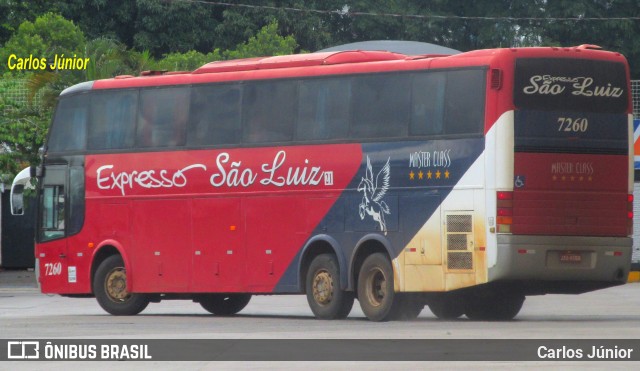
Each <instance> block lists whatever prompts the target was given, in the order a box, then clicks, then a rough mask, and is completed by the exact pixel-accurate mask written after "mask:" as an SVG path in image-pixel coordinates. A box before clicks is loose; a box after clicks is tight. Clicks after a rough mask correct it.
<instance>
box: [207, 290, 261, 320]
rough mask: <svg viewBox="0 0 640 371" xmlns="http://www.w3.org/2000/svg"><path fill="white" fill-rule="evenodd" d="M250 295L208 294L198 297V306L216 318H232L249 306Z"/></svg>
mask: <svg viewBox="0 0 640 371" xmlns="http://www.w3.org/2000/svg"><path fill="white" fill-rule="evenodd" d="M250 300H251V294H208V295H203V296H202V297H200V299H199V301H200V305H201V306H202V308H204V309H205V310H206V311H207V312H209V313H211V314H215V315H217V316H233V315H234V314H237V313H238V312H240V311H241V310H243V309H244V307H246V306H247V304H249V301H250Z"/></svg>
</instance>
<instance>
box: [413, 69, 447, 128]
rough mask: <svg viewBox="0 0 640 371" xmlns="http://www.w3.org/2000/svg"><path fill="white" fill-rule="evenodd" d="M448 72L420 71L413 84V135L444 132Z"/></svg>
mask: <svg viewBox="0 0 640 371" xmlns="http://www.w3.org/2000/svg"><path fill="white" fill-rule="evenodd" d="M446 81H447V80H446V74H445V73H442V72H434V73H420V74H415V75H414V76H413V83H412V85H411V97H412V110H411V127H410V134H411V135H438V134H442V122H443V118H444V92H445V86H446Z"/></svg>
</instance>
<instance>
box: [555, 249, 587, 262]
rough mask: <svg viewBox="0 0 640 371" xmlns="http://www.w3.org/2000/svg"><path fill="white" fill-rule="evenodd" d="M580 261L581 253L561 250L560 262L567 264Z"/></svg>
mask: <svg viewBox="0 0 640 371" xmlns="http://www.w3.org/2000/svg"><path fill="white" fill-rule="evenodd" d="M581 262H582V255H581V254H580V253H575V252H569V251H568V252H561V253H560V263H567V264H580V263H581Z"/></svg>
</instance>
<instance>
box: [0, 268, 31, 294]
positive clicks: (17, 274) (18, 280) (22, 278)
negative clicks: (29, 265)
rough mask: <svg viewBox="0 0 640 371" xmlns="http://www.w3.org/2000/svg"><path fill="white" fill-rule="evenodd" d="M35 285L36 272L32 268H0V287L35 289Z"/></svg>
mask: <svg viewBox="0 0 640 371" xmlns="http://www.w3.org/2000/svg"><path fill="white" fill-rule="evenodd" d="M37 287H38V284H37V283H36V274H35V272H34V271H33V269H28V270H27V269H2V268H0V288H25V289H27V288H34V289H36V288H37Z"/></svg>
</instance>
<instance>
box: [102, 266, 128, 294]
mask: <svg viewBox="0 0 640 371" xmlns="http://www.w3.org/2000/svg"><path fill="white" fill-rule="evenodd" d="M104 285H105V292H106V293H107V296H108V297H109V299H111V300H112V301H115V302H123V301H125V300H127V299H128V298H129V296H130V295H129V292H128V291H127V273H126V271H125V270H124V268H114V269H112V270H111V271H110V272H109V274H107V278H106V280H105V283H104Z"/></svg>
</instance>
